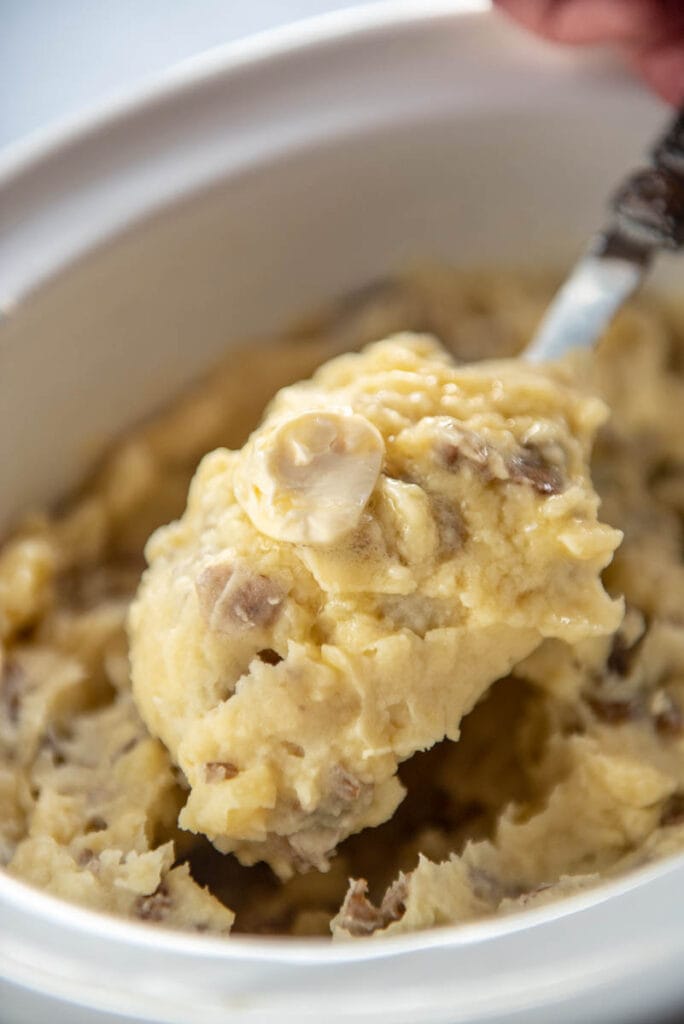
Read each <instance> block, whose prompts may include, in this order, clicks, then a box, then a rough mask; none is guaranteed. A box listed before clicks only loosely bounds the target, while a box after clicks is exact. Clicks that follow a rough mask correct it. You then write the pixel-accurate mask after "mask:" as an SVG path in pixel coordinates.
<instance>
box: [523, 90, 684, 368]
mask: <svg viewBox="0 0 684 1024" xmlns="http://www.w3.org/2000/svg"><path fill="white" fill-rule="evenodd" d="M651 160H652V165H651V166H650V167H647V168H645V169H644V170H641V171H637V172H636V174H633V175H631V176H630V177H629V178H627V179H626V181H625V182H624V183H623V184H622V185H621V186H620V188H619V189H618V191H617V192H616V194H615V195H614V197H613V199H612V201H611V204H610V208H611V212H612V218H611V221H610V223H609V224H608V226H607V227H606V228H605V229H604V230H603V231H602V232H601V233H600V234H599V235H598V236H597V237H596V238H595V239H594V240H593V242H592V243H591V245H590V246H589V249H588V251H587V252H586V254H585V255H584V257H583V258H582V259H580V261H579V263H577V264H576V266H575V268H574V270H573V271H572V273H571V274H570V277H569V278H568V279H567V281H566V282H565V284H563V286H562V287H561V289H560V291H559V292H558V294H557V295H556V296H555V298H554V299H553V301H552V303H551V305H550V306H549V309H548V310H547V312H546V314H545V316H544V318H543V320H542V322H541V324H540V326H539V328H538V330H537V333H536V335H535V337H534V338H533V340H532V341H531V343H530V344H529V345H528V347H527V348H526V349H525V352H524V354H523V355H524V358H525V359H527V360H528V361H529V362H532V363H540V362H544V361H546V360H548V359H558V358H559V357H560V356H562V355H565V353H566V352H568V351H570V349H574V348H588V347H590V346H592V345H594V344H595V342H596V341H598V339H599V337H600V336H601V333H602V332H603V330H604V329H605V328H606V327H607V326H608V324H609V323H610V321H611V320H612V319H613V316H614V315H615V313H616V312H617V311H618V309H619V308H620V306H621V305H622V304H623V303H624V302H625V301H626V299H628V298H629V296H630V295H631V294H632V293H633V292H634V291H635V289H636V288H637V287H638V286H639V284H641V281H642V280H643V278H644V276H645V275H646V272H647V271H648V269H649V267H650V265H651V263H652V261H653V257H654V255H655V253H656V252H658V250H660V249H669V250H670V251H673V250H677V249H681V248H682V246H683V245H684V108H683V109H682V110H680V112H679V114H678V115H677V116H676V117H675V118H674V120H673V122H672V124H671V125H670V127H669V128H668V130H667V131H666V133H665V134H664V135H663V136H662V138H661V139H660V140H659V141H658V142H657V143H656V145H655V146H654V148H653V150H652V152H651Z"/></svg>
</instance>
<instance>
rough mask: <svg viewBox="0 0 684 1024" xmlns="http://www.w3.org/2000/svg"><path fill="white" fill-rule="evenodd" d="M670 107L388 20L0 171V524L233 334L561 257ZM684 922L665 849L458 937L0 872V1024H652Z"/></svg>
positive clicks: (230, 69)
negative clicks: (432, 270)
mask: <svg viewBox="0 0 684 1024" xmlns="http://www.w3.org/2000/svg"><path fill="white" fill-rule="evenodd" d="M664 114H665V111H664V109H663V108H662V107H661V106H660V105H659V104H658V103H657V102H656V101H655V100H653V99H651V98H650V97H649V96H647V95H646V94H645V93H644V92H642V91H641V89H640V88H639V87H638V86H637V85H636V84H635V83H634V82H632V81H631V80H630V79H629V78H628V77H627V76H626V75H625V74H624V73H623V72H622V71H621V70H620V69H619V68H618V67H617V66H615V65H612V64H610V63H608V62H606V60H605V59H603V58H602V57H597V56H595V55H589V56H587V55H580V54H578V53H577V52H569V51H567V52H566V51H560V50H556V49H552V48H550V47H547V46H544V45H542V44H540V43H537V42H535V41H533V40H531V39H529V38H527V37H526V36H524V35H522V34H520V33H519V32H518V31H516V30H515V29H514V28H512V27H511V26H509V25H508V23H506V22H504V21H503V20H502V19H500V18H499V17H497V16H495V15H493V14H491V13H490V12H489V11H488V10H487V5H486V4H480V3H462V4H457V3H451V4H436V3H416V4H403V3H395V4H389V5H382V4H381V5H379V6H376V7H374V8H370V9H365V10H363V9H359V10H357V11H352V12H346V13H344V14H341V15H334V16H328V17H326V18H323V19H319V20H317V21H315V22H308V23H303V24H301V25H299V26H294V27H293V28H290V29H286V30H279V31H277V32H274V33H270V34H268V35H266V36H263V37H259V38H256V39H254V40H252V41H249V42H246V43H242V44H240V45H239V46H236V47H230V48H228V49H226V50H222V51H218V52H216V53H214V54H211V55H209V56H207V57H203V58H201V59H199V60H197V61H194V62H191V63H190V64H188V65H186V66H185V67H184V68H183V69H181V70H180V71H179V72H177V73H174V74H173V75H172V76H171V77H170V78H168V79H167V80H166V81H164V82H161V83H160V84H159V85H158V86H157V87H156V88H155V89H152V90H148V91H147V92H146V93H145V94H144V95H142V96H139V97H136V98H134V99H132V100H131V101H130V102H127V103H124V104H121V105H119V106H117V107H116V108H115V109H110V110H106V111H103V112H101V113H99V114H98V115H97V116H94V117H91V118H88V119H83V120H82V121H80V122H78V123H76V124H73V125H71V126H67V128H65V129H62V130H61V131H59V132H56V133H55V134H54V135H53V136H52V137H51V138H48V139H46V138H43V139H42V140H39V141H38V142H35V143H30V144H28V145H25V146H23V147H19V148H17V149H15V150H14V151H12V152H8V153H7V154H6V155H5V157H4V159H0V309H2V312H3V314H4V316H3V318H2V324H1V325H0V521H1V523H2V524H4V525H6V524H8V523H9V522H10V521H11V520H12V519H13V517H15V516H16V515H17V514H19V513H20V512H21V511H22V510H24V509H26V508H27V507H29V506H30V505H31V504H32V503H35V502H38V501H45V500H46V499H50V498H52V497H54V496H56V495H58V494H59V493H60V492H63V491H64V490H66V489H67V488H68V487H69V486H70V484H72V483H73V482H74V481H75V480H77V479H78V477H79V475H80V474H81V473H82V472H83V471H84V469H85V468H86V467H87V466H88V465H89V464H90V462H91V460H92V458H93V457H94V455H95V454H96V453H97V451H98V449H99V448H100V447H101V445H102V443H103V442H104V441H105V440H106V439H107V438H109V437H111V436H112V435H113V434H115V433H116V432H117V431H120V430H121V429H122V428H123V427H125V426H126V425H127V424H130V423H131V422H133V421H134V420H135V419H136V418H138V417H140V416H141V415H143V414H145V413H147V412H148V411H149V410H150V408H153V407H154V406H155V405H157V404H159V403H160V402H161V401H163V400H165V399H167V398H168V397H170V396H171V395H172V394H174V393H175V392H177V391H178V390H179V388H181V386H182V385H183V383H184V382H186V381H188V380H189V379H191V378H192V377H193V376H194V375H196V374H197V373H198V372H199V371H201V370H203V369H204V368H206V367H207V366H208V365H210V364H211V362H212V360H214V359H215V358H217V357H218V356H219V355H220V354H221V353H222V352H223V351H225V349H226V346H227V345H230V343H231V342H232V341H233V340H235V339H237V338H239V337H240V336H242V335H244V334H245V333H248V334H250V333H254V334H256V333H258V332H259V331H261V330H263V329H265V328H270V327H274V326H277V325H278V324H279V323H282V321H283V320H286V319H287V318H288V317H289V316H291V315H292V314H295V313H297V312H301V311H302V310H304V309H306V307H307V306H311V305H312V304H316V303H317V302H319V301H321V300H322V299H324V298H326V297H330V296H331V295H333V294H335V293H339V292H342V291H345V290H346V289H348V288H351V287H353V286H356V285H359V284H361V283H363V282H365V281H367V280H368V279H369V278H373V277H375V276H377V275H378V274H381V273H383V272H385V271H386V270H387V269H388V268H391V267H393V266H401V265H402V264H404V263H406V262H407V261H416V260H420V259H425V258H444V259H448V260H451V261H456V262H461V263H483V262H485V263H486V262H515V263H527V264H535V263H536V264H539V263H540V262H542V261H545V260H551V261H553V262H554V263H556V264H558V263H562V262H564V261H568V260H569V259H570V258H571V257H572V255H573V254H574V253H575V252H576V251H577V248H578V246H579V244H580V243H581V242H582V240H583V239H584V238H585V237H586V235H587V234H588V232H589V231H590V230H591V228H592V227H593V226H595V224H596V223H597V222H598V218H599V216H600V211H601V209H602V204H603V200H604V196H605V194H606V191H607V190H608V189H609V187H610V186H611V184H612V183H613V182H614V181H615V180H616V178H617V176H618V175H619V174H620V172H621V171H622V170H623V169H624V168H625V167H627V166H629V165H630V163H633V162H635V161H636V160H637V159H638V156H639V154H640V152H641V150H642V149H643V146H644V143H645V142H646V141H647V140H648V139H649V138H650V137H651V135H652V133H653V132H654V131H655V130H656V128H657V127H658V126H659V124H660V123H661V121H662V119H663V117H664ZM679 272H680V273H682V270H681V268H680V271H679ZM683 910H684V863H682V861H681V860H679V859H675V860H671V861H668V862H666V863H663V864H659V865H655V866H651V867H649V868H647V869H645V870H643V871H641V872H640V873H637V874H634V875H633V876H631V877H629V878H625V879H624V880H621V881H619V882H617V883H613V884H611V885H609V886H605V887H603V888H600V889H597V890H595V891H593V892H589V893H585V894H582V895H581V896H578V897H575V898H573V899H570V900H567V901H566V902H563V903H559V904H557V905H554V906H550V907H546V908H542V909H539V910H536V911H531V912H529V913H527V914H523V915H518V916H515V917H510V918H506V919H504V920H500V921H488V922H482V923H477V924H471V925H467V926H465V927H463V928H448V929H443V930H439V931H434V932H429V933H423V934H418V935H413V936H408V937H402V938H397V939H395V940H386V941H372V940H370V941H358V942H354V943H350V944H341V945H335V946H333V945H328V944H323V943H316V942H312V941H305V940H289V941H285V940H268V941H267V940H263V939H249V938H242V937H239V938H238V937H236V938H233V939H229V940H221V941H219V940H216V939H211V938H207V937H203V936H195V935H184V934H178V933H171V932H166V931H163V930H160V929H155V928H153V927H150V926H144V925H142V924H133V923H128V922H124V921H119V920H113V919H110V918H107V917H103V916H100V915H97V914H93V913H90V912H87V911H84V910H80V909H78V908H75V907H72V906H69V905H67V904H63V903H61V902H59V901H56V900H54V899H52V898H49V897H47V896H44V895H42V894H41V893H40V892H37V891H34V890H32V889H30V888H27V887H26V886H24V885H21V884H19V883H18V882H16V881H14V880H12V879H10V878H8V877H6V876H3V875H1V874H0V978H1V979H2V981H0V1021H2V1022H3V1024H10V1022H11V1024H16V1022H26V1024H28V1022H31V1024H33V1022H36V1021H50V1022H54V1024H66V1022H68V1024H79V1022H102V1024H104V1022H111V1024H114V1022H120V1021H123V1020H126V1021H129V1020H139V1021H155V1022H168V1024H189V1022H192V1021H202V1024H218V1022H225V1021H237V1022H256V1021H258V1022H262V1021H263V1022H271V1021H273V1022H275V1021H278V1022H287V1021H293V1022H294V1021H297V1022H300V1021H312V1022H313V1021H316V1022H318V1021H326V1022H329V1024H335V1022H342V1021H352V1020H353V1021H355V1022H365V1021H369V1022H383V1024H385V1022H392V1024H402V1022H408V1021H416V1022H420V1024H429V1022H433V1021H434V1022H453V1024H456V1022H466V1021H468V1022H475V1021H477V1022H484V1021H488V1022H494V1021H496V1022H504V1021H505V1022H514V1021H519V1022H522V1021H524V1022H526V1024H528V1022H530V1024H531V1022H547V1021H554V1022H568V1021H592V1022H596V1024H599V1022H607V1021H629V1020H639V1021H640V1020H648V1021H654V1020H656V1019H658V1017H659V1015H660V1014H664V1013H676V1011H677V1007H678V1006H682V1005H684V975H683V974H682V970H681V963H682V958H683V956H684V913H683Z"/></svg>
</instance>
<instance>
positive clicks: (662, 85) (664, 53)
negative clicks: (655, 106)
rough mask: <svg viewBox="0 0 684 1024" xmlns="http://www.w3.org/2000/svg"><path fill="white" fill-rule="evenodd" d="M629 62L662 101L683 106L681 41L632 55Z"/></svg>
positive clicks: (683, 59)
mask: <svg viewBox="0 0 684 1024" xmlns="http://www.w3.org/2000/svg"><path fill="white" fill-rule="evenodd" d="M631 62H632V64H633V65H634V67H635V68H636V70H637V71H638V73H639V74H640V75H641V76H642V78H643V79H644V80H645V81H646V82H647V83H648V84H649V85H650V86H651V88H652V89H653V90H654V91H655V92H657V93H658V95H659V96H662V98H663V99H664V100H667V102H668V103H673V104H675V105H676V106H682V105H683V104H684V45H683V43H682V41H681V40H680V41H679V42H674V43H671V44H668V45H663V46H659V47H654V48H652V49H644V50H641V51H639V52H637V53H634V54H632V56H631Z"/></svg>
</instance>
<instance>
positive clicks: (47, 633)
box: [0, 271, 684, 938]
mask: <svg viewBox="0 0 684 1024" xmlns="http://www.w3.org/2000/svg"><path fill="white" fill-rule="evenodd" d="M551 290H552V288H551V286H550V285H548V284H547V283H546V282H545V281H543V280H541V279H533V278H526V279H523V278H521V277H519V276H515V275H502V274H498V275H493V274H492V275H488V274H483V275H480V274H467V273H456V272H451V271H434V272H431V273H429V274H420V275H413V276H411V277H407V278H404V279H400V280H396V281H394V282H391V283H388V284H386V285H383V286H379V287H377V288H374V289H368V290H366V291H365V292H364V293H361V294H359V295H358V296H356V297H355V298H354V300H353V301H347V302H345V303H344V304H340V305H338V306H336V307H335V308H333V309H332V310H330V311H328V313H327V314H326V315H325V316H323V317H321V318H318V319H312V320H310V321H309V322H308V323H306V324H302V325H301V326H300V328H298V329H297V330H294V331H292V332H291V333H290V334H289V335H287V336H284V337H283V338H281V339H277V340H276V341H275V343H274V344H273V346H272V347H267V348H266V350H264V348H263V347H262V348H260V349H259V350H258V351H255V350H254V349H253V348H252V349H247V348H246V349H244V350H243V351H242V352H240V353H238V354H233V355H231V356H230V357H229V359H228V361H227V363H226V365H225V367H223V368H221V369H220V370H218V371H216V372H215V373H214V374H213V375H212V377H211V379H210V380H208V381H207V383H206V384H204V385H201V386H200V387H198V388H197V389H196V390H195V391H194V392H193V393H191V394H190V395H188V396H187V397H186V398H185V399H183V400H182V401H181V402H180V403H178V404H177V405H176V406H175V407H174V408H172V409H171V410H169V411H168V412H166V413H163V414H161V415H160V416H159V417H158V418H157V419H156V420H154V421H152V422H151V423H150V424H149V425H147V426H145V427H143V428H142V429H140V430H138V431H137V432H136V433H135V434H133V435H131V436H130V437H129V438H128V439H125V440H124V441H123V442H121V443H120V445H119V446H118V447H117V448H116V449H114V450H113V451H112V453H111V454H110V455H109V457H108V458H107V459H105V460H104V462H103V465H102V467H101V469H100V470H99V472H98V473H97V474H96V476H95V477H94V478H93V479H92V480H91V481H90V482H89V483H88V484H87V486H85V487H84V489H83V491H82V493H81V494H80V495H78V496H77V497H76V498H75V499H74V500H72V501H71V502H69V503H67V504H65V505H64V507H63V509H62V510H61V511H60V512H59V513H57V514H54V515H51V516H46V515H43V514H37V515H34V516H32V517H31V518H29V519H27V521H26V522H25V523H24V524H23V525H22V526H21V527H20V528H19V529H18V530H17V531H16V532H15V534H14V535H12V536H11V537H9V538H8V539H7V541H6V543H5V545H4V547H3V548H2V549H0V636H1V637H2V649H1V650H2V654H1V657H2V661H1V663H0V666H1V668H0V670H1V676H0V678H1V684H0V857H1V858H2V863H4V865H5V867H6V870H7V871H9V872H10V873H11V874H13V875H15V876H17V877H19V878H23V879H25V880H27V881H30V882H32V883H34V884H36V885H39V886H41V887H43V888H45V889H46V890H48V891H50V892H52V893H54V894H56V895H59V896H61V897H63V898H66V899H71V900H74V901H76V902H80V903H82V904H85V905H88V906H92V907H95V908H97V909H101V910H110V911H114V912H116V913H120V914H124V915H127V916H133V917H137V918H139V919H142V920H149V921H155V922H161V923H165V924H168V925H171V926H175V927H185V928H191V929H196V930H200V931H206V930H211V931H215V932H228V931H229V930H230V929H231V928H234V929H237V930H240V931H251V932H264V931H266V932H280V933H289V934H330V930H331V928H332V931H333V933H334V935H335V936H336V937H338V938H349V937H351V936H364V935H366V936H367V935H373V934H374V935H378V934H385V933H386V932H390V933H391V932H395V931H401V930H410V929H415V928H424V927H428V926H431V925H435V924H443V923H454V922H459V921H465V920H469V919H472V918H474V917H481V916H484V915H488V914H492V913H508V912H510V911H513V910H517V909H520V908H522V907H524V906H526V905H529V904H538V903H540V902H544V901H547V900H550V899H553V898H556V897H558V896H560V895H563V894H565V893H570V892H574V891H576V890H578V889H581V888H584V887H586V886H588V885H593V884H596V883H597V882H598V881H600V880H601V879H602V878H605V877H610V876H612V875H614V874H616V873H619V872H622V871H625V870H628V869H631V868H633V867H635V866H638V865H639V864H641V863H644V862H646V861H648V860H650V859H652V858H654V857H656V856H662V855H664V854H667V853H670V852H674V851H675V850H677V849H679V848H680V847H681V846H682V844H683V843H684V825H683V824H682V822H683V821H684V741H683V740H682V734H683V731H684V722H683V720H682V711H681V703H682V700H684V624H683V622H682V613H681V608H682V597H683V596H684V572H683V569H682V557H681V552H682V535H681V531H682V513H683V512H684V384H683V383H682V378H681V367H682V364H683V362H684V360H683V358H682V356H683V354H684V342H683V341H682V338H683V337H684V333H683V332H682V329H681V327H680V325H679V321H678V319H677V316H676V315H675V314H674V313H672V312H671V311H667V310H665V309H661V308H658V307H656V306H653V305H651V304H649V303H648V302H642V303H641V304H639V305H635V306H634V307H633V308H631V309H629V310H626V311H625V312H624V313H623V314H622V315H621V316H620V317H619V319H618V320H617V322H616V324H615V325H614V327H613V328H612V329H611V331H610V332H609V333H608V335H607V336H606V337H605V338H604V339H603V341H602V342H601V345H600V347H599V349H598V351H597V353H596V354H594V355H591V356H589V357H584V356H583V357H576V358H573V359H571V360H569V361H567V362H566V363H565V364H563V365H559V366H556V367H552V368H548V369H533V368H529V367H525V366H524V365H522V364H521V363H519V362H518V361H516V360H514V359H510V358H507V357H509V356H511V355H513V354H514V353H515V352H516V351H519V350H520V349H521V348H522V347H523V346H524V344H525V343H526V341H527V339H528V338H529V336H530V335H531V333H532V330H533V328H534V324H535V322H536V321H537V319H538V317H539V315H540V313H541V312H542V310H543V308H544V305H545V303H546V302H547V301H548V297H549V295H550V293H551ZM398 332H399V333H398ZM378 339H385V340H380V341H378ZM363 346H366V347H365V348H362V347H363ZM361 348H362V351H360V352H353V353H351V354H342V353H344V352H345V351H346V350H351V349H361ZM473 359H478V360H480V359H481V360H482V361H478V362H465V363H464V360H465V361H470V360H473ZM323 364H325V365H323ZM317 367H319V368H318V369H316V368H317ZM313 371H315V372H313ZM312 372H313V376H312V377H311V379H310V380H309V381H308V382H306V383H303V384H294V385H292V382H293V381H297V380H302V379H305V378H307V377H309V376H310V375H311V374H312ZM245 380H249V381H250V382H251V384H252V386H251V388H250V389H246V388H245V386H244V381H245ZM283 385H290V386H287V387H285V389H284V390H281V391H279V393H278V394H277V395H276V397H275V398H274V399H273V401H272V402H271V404H270V405H268V407H267V408H266V412H265V414H263V417H262V410H263V409H264V407H266V406H267V403H268V401H269V399H271V398H272V396H273V395H274V394H275V393H276V392H278V389H279V388H282V387H283ZM608 410H610V415H608ZM259 421H260V422H259ZM257 424H259V425H257ZM255 427H256V429H255V430H254V428H255ZM250 430H254V432H253V433H252V434H251V437H249V436H248V435H249V431H250ZM597 432H598V433H597ZM595 435H596V443H595V448H594V453H593V455H592V442H593V439H594V436H595ZM206 453H209V454H206ZM203 456H204V457H203ZM590 459H591V464H590ZM200 460H201V461H200ZM198 462H199V463H200V464H199V467H198V468H197V470H196V473H195V469H196V467H197V463H198ZM193 473H194V479H193V480H192V484H191V486H190V490H189V496H188V497H187V507H186V508H185V509H184V505H185V501H186V496H187V489H188V484H189V482H190V478H191V477H192V476H193ZM592 479H593V486H592ZM594 487H595V489H596V491H594ZM596 492H598V496H599V497H600V499H601V509H600V519H601V522H599V519H598V506H599V497H597V493H596ZM176 517H178V518H176ZM174 520H175V521H174ZM162 524H169V525H163V526H162ZM604 524H605V525H604ZM159 526H161V527H162V528H161V529H159V530H158V531H157V532H156V533H154V535H153V536H152V538H151V539H150V540H149V544H148V548H147V555H148V559H149V562H150V568H149V569H148V570H147V572H146V574H145V576H144V578H143V582H142V585H141V586H140V588H139V590H138V586H139V581H140V577H141V573H142V570H143V568H144V563H143V561H142V550H143V546H144V544H145V542H146V540H147V538H148V536H149V535H150V534H151V533H152V531H153V530H154V529H155V528H156V527H159ZM622 533H624V539H623V540H622V543H621V544H620V546H619V547H618V544H619V543H620V539H621V536H622ZM616 548H617V551H616V550H615V549H616ZM614 552H615V554H614V557H613V553H614ZM611 559H612V560H611ZM604 586H605V589H604ZM136 590H138V596H137V598H136V599H135V601H133V603H132V605H131V602H132V599H133V598H134V595H135V594H136ZM127 618H128V619H129V636H130V642H129V638H128V636H127V633H126V628H125V624H126V620H127ZM129 657H130V658H131V662H132V682H131V673H130V670H129ZM445 737H446V738H445ZM258 862H264V863H258ZM266 865H269V866H266Z"/></svg>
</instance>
